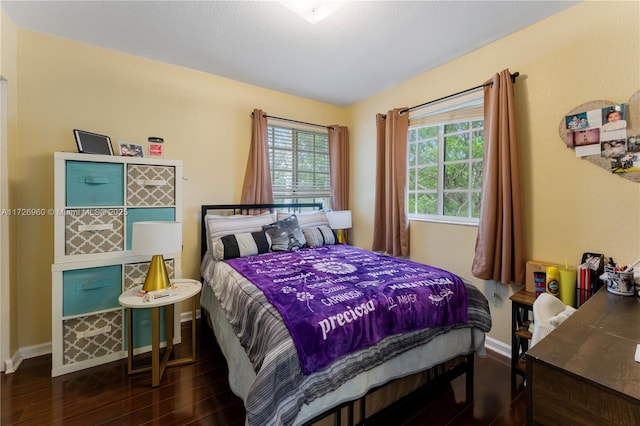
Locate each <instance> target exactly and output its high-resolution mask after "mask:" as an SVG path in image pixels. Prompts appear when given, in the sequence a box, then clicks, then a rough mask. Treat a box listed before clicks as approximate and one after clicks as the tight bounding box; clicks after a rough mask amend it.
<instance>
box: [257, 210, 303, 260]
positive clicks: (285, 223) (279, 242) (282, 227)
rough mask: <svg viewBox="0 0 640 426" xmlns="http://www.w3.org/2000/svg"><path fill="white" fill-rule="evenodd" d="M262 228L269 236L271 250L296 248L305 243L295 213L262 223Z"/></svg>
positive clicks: (301, 246)
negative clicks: (269, 222)
mask: <svg viewBox="0 0 640 426" xmlns="http://www.w3.org/2000/svg"><path fill="white" fill-rule="evenodd" d="M262 229H263V230H264V232H266V233H267V234H268V235H269V237H271V250H273V251H287V250H298V249H301V248H303V247H305V246H306V244H307V241H306V240H305V238H304V234H303V233H302V230H301V229H300V226H299V225H298V218H297V217H296V216H295V215H294V216H289V217H287V218H285V219H282V220H279V221H277V222H274V223H272V224H270V225H264V226H263V227H262Z"/></svg>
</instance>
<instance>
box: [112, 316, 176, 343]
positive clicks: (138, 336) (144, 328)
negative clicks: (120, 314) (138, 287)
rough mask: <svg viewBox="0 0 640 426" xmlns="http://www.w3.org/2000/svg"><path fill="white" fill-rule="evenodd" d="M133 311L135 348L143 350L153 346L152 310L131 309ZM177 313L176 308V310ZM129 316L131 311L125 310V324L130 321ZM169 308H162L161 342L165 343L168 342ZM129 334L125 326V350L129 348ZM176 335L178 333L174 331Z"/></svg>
mask: <svg viewBox="0 0 640 426" xmlns="http://www.w3.org/2000/svg"><path fill="white" fill-rule="evenodd" d="M131 311H133V348H134V349H138V348H143V347H145V346H151V328H152V323H151V308H143V309H140V308H138V309H131ZM174 313H175V308H174ZM127 315H129V309H126V310H125V324H127V321H128V320H129V319H128V318H127ZM166 318H167V308H166V307H164V306H162V307H160V342H165V341H166V340H167V325H166V324H167V320H166ZM128 332H129V329H128V327H126V326H125V333H124V346H125V350H126V349H128V348H129V346H128V342H129V337H128V336H129V335H128V334H127V333H128ZM173 332H174V334H175V333H176V331H175V330H174V331H173Z"/></svg>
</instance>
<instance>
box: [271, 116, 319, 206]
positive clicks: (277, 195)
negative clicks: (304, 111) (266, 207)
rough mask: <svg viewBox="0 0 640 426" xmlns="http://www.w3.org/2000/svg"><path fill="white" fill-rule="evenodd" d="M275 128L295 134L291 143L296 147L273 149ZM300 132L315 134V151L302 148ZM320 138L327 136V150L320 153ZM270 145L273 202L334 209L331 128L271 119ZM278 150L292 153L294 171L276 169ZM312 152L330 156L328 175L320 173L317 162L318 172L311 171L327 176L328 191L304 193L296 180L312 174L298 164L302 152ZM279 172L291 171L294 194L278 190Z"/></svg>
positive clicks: (314, 189)
mask: <svg viewBox="0 0 640 426" xmlns="http://www.w3.org/2000/svg"><path fill="white" fill-rule="evenodd" d="M272 129H284V130H289V131H292V132H293V134H292V137H291V142H292V145H291V147H290V148H284V147H282V148H278V147H274V146H273V143H272V142H273V140H274V132H275V131H277V130H272ZM299 133H310V134H313V135H314V147H313V150H308V149H304V148H303V147H299V146H298V143H299V139H298V134H299ZM318 135H321V136H326V148H327V149H326V152H325V151H324V150H318V149H317V146H316V138H317V136H318ZM267 144H268V149H269V169H270V176H271V185H272V195H273V202H274V203H275V204H280V203H304V202H320V203H322V205H323V208H325V209H328V208H330V207H331V193H332V188H331V158H330V156H329V131H328V129H318V128H316V127H312V126H308V125H304V124H296V123H290V122H286V121H280V120H277V119H271V118H270V119H269V120H268V121H267ZM274 151H281V152H290V156H289V157H290V158H291V169H284V168H275V167H274V161H275V159H274V155H273V154H274ZM301 152H303V153H308V154H313V155H317V154H320V155H326V167H327V169H326V172H325V171H323V170H317V169H316V167H317V164H316V160H315V159H314V170H313V171H311V173H312V174H313V175H314V178H315V175H316V174H320V175H326V177H325V181H326V183H327V186H326V192H325V191H324V190H322V189H320V191H318V189H316V188H315V187H313V188H310V189H309V191H303V190H300V189H299V188H297V183H296V180H297V178H298V177H299V174H300V173H307V172H309V171H306V170H300V168H299V167H298V166H299V162H298V158H299V157H298V154H299V153H301ZM277 170H281V171H285V172H286V171H290V172H291V179H292V186H291V192H287V190H286V189H285V190H280V191H278V190H276V187H277V186H276V185H275V182H274V172H275V171H277Z"/></svg>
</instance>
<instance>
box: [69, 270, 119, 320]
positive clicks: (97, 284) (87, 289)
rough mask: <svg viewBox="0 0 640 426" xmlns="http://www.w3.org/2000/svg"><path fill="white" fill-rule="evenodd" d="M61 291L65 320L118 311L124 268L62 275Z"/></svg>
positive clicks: (73, 271)
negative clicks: (105, 311)
mask: <svg viewBox="0 0 640 426" xmlns="http://www.w3.org/2000/svg"><path fill="white" fill-rule="evenodd" d="M62 287H63V290H62V291H63V303H62V315H63V316H65V317H67V316H71V315H80V314H85V313H88V312H95V311H101V310H105V309H112V308H117V307H119V306H120V304H119V303H118V297H120V294H121V293H122V266H120V265H113V266H101V267H98V268H85V269H74V270H70V271H63V272H62Z"/></svg>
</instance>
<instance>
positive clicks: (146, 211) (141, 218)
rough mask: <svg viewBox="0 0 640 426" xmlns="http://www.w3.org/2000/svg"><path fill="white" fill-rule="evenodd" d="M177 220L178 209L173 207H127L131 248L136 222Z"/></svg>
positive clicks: (128, 245) (129, 246) (128, 240)
mask: <svg viewBox="0 0 640 426" xmlns="http://www.w3.org/2000/svg"><path fill="white" fill-rule="evenodd" d="M175 220H176V209H174V208H173V207H151V208H134V209H127V245H126V247H127V248H126V249H127V250H131V235H132V229H133V224H134V222H146V221H152V222H158V221H160V222H163V221H168V222H173V221H175Z"/></svg>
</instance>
